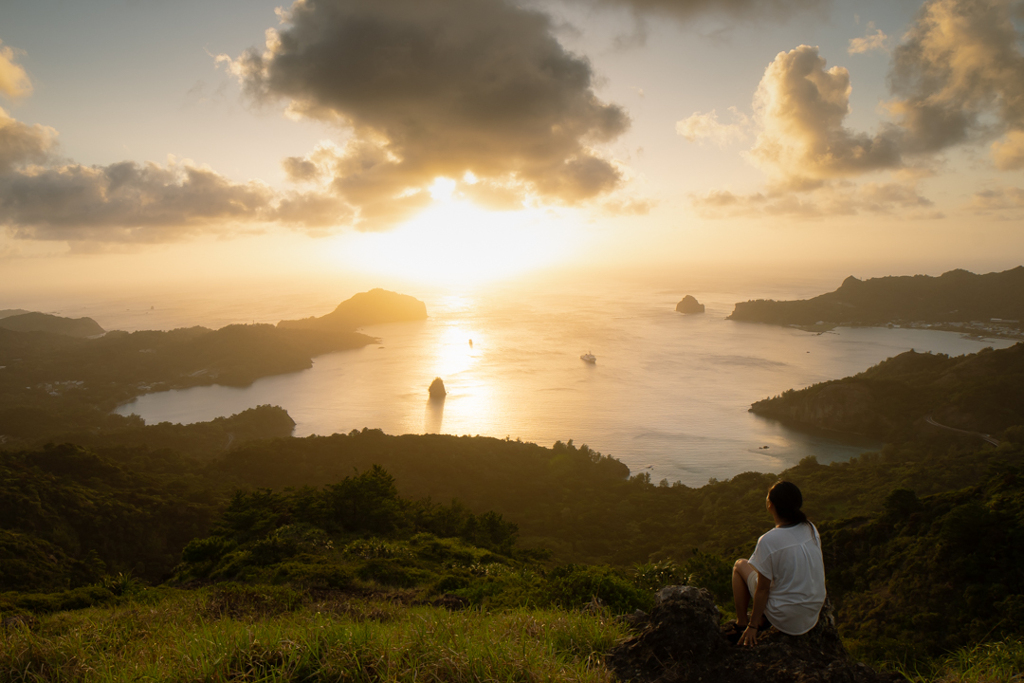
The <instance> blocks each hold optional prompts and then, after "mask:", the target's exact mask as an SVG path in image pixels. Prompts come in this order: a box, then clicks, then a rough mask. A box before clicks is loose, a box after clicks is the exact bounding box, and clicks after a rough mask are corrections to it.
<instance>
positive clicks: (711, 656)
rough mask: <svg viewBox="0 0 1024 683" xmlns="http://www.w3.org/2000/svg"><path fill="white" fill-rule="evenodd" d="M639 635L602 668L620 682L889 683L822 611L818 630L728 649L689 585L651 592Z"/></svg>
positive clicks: (709, 610) (706, 602) (705, 602)
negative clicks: (854, 655) (852, 651)
mask: <svg viewBox="0 0 1024 683" xmlns="http://www.w3.org/2000/svg"><path fill="white" fill-rule="evenodd" d="M632 619H633V623H634V624H635V625H636V626H637V628H638V630H639V633H638V634H637V635H636V636H635V637H633V638H630V639H629V640H626V641H625V642H623V643H620V644H619V645H617V646H616V647H615V648H614V649H613V650H612V651H611V652H610V653H609V654H608V657H607V663H608V666H609V668H611V669H612V670H613V671H614V672H615V673H616V675H617V676H618V677H619V678H620V679H621V680H624V681H635V682H637V683H689V682H691V681H692V682H694V683H696V682H697V681H700V683H895V682H896V681H904V680H905V679H904V678H903V677H902V676H899V675H898V674H883V673H877V672H875V671H874V670H872V669H871V668H869V667H868V666H866V665H864V664H861V663H858V662H854V661H853V660H852V659H851V658H850V656H849V655H848V654H847V652H846V649H845V648H844V647H843V643H842V641H841V640H840V639H839V632H838V631H836V626H835V618H834V617H833V615H832V611H831V608H830V607H829V606H828V605H827V604H826V606H825V608H824V609H823V611H822V614H821V618H820V619H819V620H818V624H817V626H815V627H814V628H813V629H811V630H810V631H809V632H808V633H805V634H804V635H802V636H789V635H786V634H785V633H782V632H780V631H778V630H776V629H774V628H772V629H769V630H768V631H767V632H766V633H765V634H764V635H763V636H762V637H761V640H760V642H758V644H757V645H755V646H754V647H749V648H747V647H739V646H736V645H732V644H730V643H729V642H728V641H727V640H726V638H725V636H724V635H722V633H721V630H720V628H719V625H718V622H719V613H718V608H717V607H716V606H715V604H714V602H713V601H712V599H711V595H710V594H709V593H708V592H707V591H705V590H703V589H700V588H694V587H692V586H668V587H666V588H662V589H661V590H660V591H658V596H657V601H656V604H655V606H654V609H652V610H651V613H650V615H648V616H647V617H646V618H638V617H637V616H634V617H633V618H632Z"/></svg>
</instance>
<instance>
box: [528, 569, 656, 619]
mask: <svg viewBox="0 0 1024 683" xmlns="http://www.w3.org/2000/svg"><path fill="white" fill-rule="evenodd" d="M547 579H548V581H547V583H548V596H549V599H550V601H551V603H552V604H555V605H558V606H560V607H564V608H566V609H579V608H582V607H585V606H587V605H592V604H594V603H595V602H597V603H599V604H601V605H603V606H606V607H608V608H609V609H611V610H612V611H613V612H618V613H623V612H629V611H632V610H636V609H647V608H649V607H650V605H651V602H652V597H651V594H650V592H648V591H645V590H643V589H641V588H638V587H636V586H635V585H633V584H632V583H631V582H630V581H628V580H626V579H625V578H623V577H622V576H621V575H620V574H619V573H618V572H616V571H615V570H614V569H612V568H611V567H603V566H580V565H574V564H570V565H566V566H564V567H558V568H556V569H554V570H552V571H551V572H550V573H549V574H548V577H547Z"/></svg>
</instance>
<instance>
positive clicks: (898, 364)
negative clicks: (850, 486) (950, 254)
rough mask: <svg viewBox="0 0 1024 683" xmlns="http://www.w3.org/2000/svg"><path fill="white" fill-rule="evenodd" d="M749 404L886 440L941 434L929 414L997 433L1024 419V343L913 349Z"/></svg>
mask: <svg viewBox="0 0 1024 683" xmlns="http://www.w3.org/2000/svg"><path fill="white" fill-rule="evenodd" d="M750 410H751V411H752V412H754V413H757V414H758V415H762V416H764V417H771V418H774V419H777V420H780V421H782V422H786V423H788V424H792V425H797V426H805V427H816V428H820V429H829V430H834V431H840V432H848V433H852V434H863V435H866V436H871V437H874V438H877V439H880V440H885V441H897V440H905V439H909V438H916V437H917V436H925V435H928V434H932V433H934V432H935V430H936V429H937V428H936V427H934V426H932V425H929V424H928V423H927V422H926V419H927V418H928V417H932V418H933V420H934V421H936V422H938V423H940V424H942V425H945V426H948V427H954V428H957V429H962V430H967V431H974V432H981V433H985V434H993V435H997V436H998V435H999V434H1001V433H1002V432H1003V431H1004V430H1006V429H1007V428H1010V427H1012V426H1013V425H1020V424H1024V343H1018V344H1015V345H1014V346H1011V347H1010V348H1007V349H1001V350H998V351H993V350H992V349H984V350H982V351H980V352H979V353H976V354H971V355H967V356H954V357H950V356H946V355H944V354H931V353H916V352H914V351H907V352H905V353H901V354H900V355H898V356H896V357H894V358H890V359H888V360H885V361H883V362H881V363H879V364H878V365H875V366H874V367H872V368H869V369H868V370H865V371H864V372H862V373H860V374H858V375H854V376H853V377H847V378H845V379H839V380H833V381H830V382H822V383H820V384H815V385H814V386H811V387H808V388H806V389H802V390H799V391H792V390H790V391H787V392H785V393H783V394H782V395H781V396H776V397H774V398H770V399H764V400H762V401H758V402H757V403H754V404H753V405H752V406H751V408H750Z"/></svg>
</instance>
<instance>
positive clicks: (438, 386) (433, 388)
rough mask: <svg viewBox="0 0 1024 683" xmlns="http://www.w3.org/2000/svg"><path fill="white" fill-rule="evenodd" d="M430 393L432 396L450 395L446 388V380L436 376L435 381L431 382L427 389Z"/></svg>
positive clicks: (442, 396)
mask: <svg viewBox="0 0 1024 683" xmlns="http://www.w3.org/2000/svg"><path fill="white" fill-rule="evenodd" d="M427 391H428V392H429V393H430V398H444V397H445V396H447V395H448V392H447V391H446V390H445V388H444V380H442V379H441V378H440V377H435V378H434V381H433V382H431V383H430V388H429V389H427Z"/></svg>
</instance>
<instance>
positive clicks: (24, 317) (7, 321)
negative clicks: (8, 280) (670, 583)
mask: <svg viewBox="0 0 1024 683" xmlns="http://www.w3.org/2000/svg"><path fill="white" fill-rule="evenodd" d="M5 313H7V314H8V315H4V314H5ZM0 327H2V328H4V329H5V330H13V331H15V332H49V333H51V334H63V335H67V336H69V337H99V336H101V335H102V334H104V333H105V332H106V330H104V329H103V328H102V327H100V326H99V323H97V322H96V321H95V320H93V319H92V318H62V317H60V316H57V315H50V314H48V313H37V312H34V311H22V310H20V309H18V310H13V311H0Z"/></svg>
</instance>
